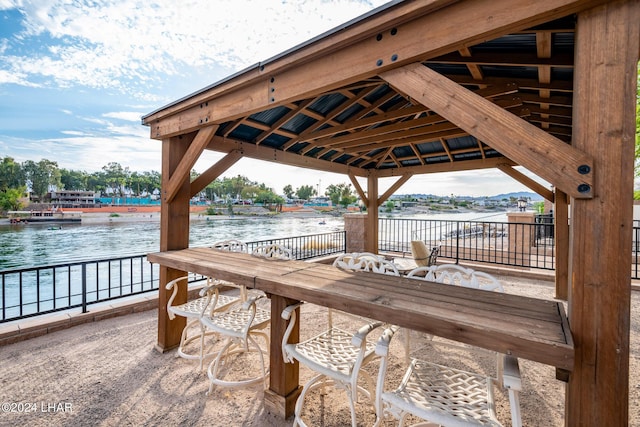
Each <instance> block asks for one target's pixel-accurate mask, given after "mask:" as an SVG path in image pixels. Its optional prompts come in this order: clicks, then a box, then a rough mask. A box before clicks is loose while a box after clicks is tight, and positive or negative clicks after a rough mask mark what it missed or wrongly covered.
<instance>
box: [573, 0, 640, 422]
mask: <svg viewBox="0 0 640 427" xmlns="http://www.w3.org/2000/svg"><path fill="white" fill-rule="evenodd" d="M639 22H640V2H638V1H637V0H621V1H615V2H610V3H608V4H607V5H605V6H602V7H597V8H594V9H593V10H589V11H586V12H584V13H581V14H579V15H578V22H577V27H576V28H577V29H576V42H575V55H576V65H575V74H574V82H575V83H574V85H575V91H574V100H573V103H574V106H573V111H574V118H573V124H574V126H573V145H574V146H575V147H576V148H578V149H580V150H583V151H585V152H586V153H588V154H589V155H591V156H593V158H594V159H596V165H595V166H596V174H597V179H596V180H595V182H594V189H593V193H594V195H595V198H594V199H593V200H584V199H574V200H572V201H571V236H570V238H571V257H572V258H571V266H570V277H571V294H570V296H569V323H570V325H571V329H572V332H573V339H574V341H575V348H576V362H575V369H574V371H573V372H572V374H571V376H570V379H569V384H568V386H567V394H566V396H567V398H566V401H567V405H566V422H567V425H569V426H603V425H607V426H625V425H627V424H628V422H629V407H628V405H629V328H630V298H631V295H630V294H631V286H630V284H631V283H630V282H631V277H630V274H629V265H630V264H631V250H630V248H631V247H632V232H631V231H632V225H633V222H632V221H633V201H632V197H631V195H632V194H633V163H634V133H635V120H634V116H635V103H636V76H637V72H638V70H637V67H638V52H639V50H640V46H639V44H640V25H638V23H639Z"/></svg>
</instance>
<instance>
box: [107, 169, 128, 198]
mask: <svg viewBox="0 0 640 427" xmlns="http://www.w3.org/2000/svg"><path fill="white" fill-rule="evenodd" d="M102 170H103V171H104V174H105V175H104V178H105V181H106V186H107V188H110V189H111V191H112V193H113V194H116V195H118V196H122V193H123V190H124V187H125V185H126V184H127V182H128V180H129V175H130V174H131V173H130V172H129V167H125V168H123V167H122V166H121V165H120V163H117V162H110V163H109V164H108V165H106V166H103V167H102Z"/></svg>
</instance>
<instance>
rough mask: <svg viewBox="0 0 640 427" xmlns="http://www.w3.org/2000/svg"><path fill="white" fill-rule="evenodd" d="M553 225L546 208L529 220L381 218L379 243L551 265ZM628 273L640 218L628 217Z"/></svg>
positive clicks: (635, 275)
mask: <svg viewBox="0 0 640 427" xmlns="http://www.w3.org/2000/svg"><path fill="white" fill-rule="evenodd" d="M554 239H555V229H554V219H553V216H552V215H551V214H545V215H536V217H535V223H533V224H516V223H508V222H482V221H447V220H424V219H395V218H381V219H380V222H379V243H378V244H379V249H380V251H382V252H397V253H402V254H406V253H410V252H411V241H412V240H422V241H423V242H425V243H426V244H427V245H430V246H432V247H433V246H439V247H440V256H441V257H443V258H449V259H452V260H455V261H456V262H458V261H476V262H484V263H490V264H501V265H509V266H514V267H529V268H540V269H545V270H554V269H555V240H554ZM631 255H632V256H631V278H632V279H640V262H639V259H640V221H634V222H633V247H632V251H631Z"/></svg>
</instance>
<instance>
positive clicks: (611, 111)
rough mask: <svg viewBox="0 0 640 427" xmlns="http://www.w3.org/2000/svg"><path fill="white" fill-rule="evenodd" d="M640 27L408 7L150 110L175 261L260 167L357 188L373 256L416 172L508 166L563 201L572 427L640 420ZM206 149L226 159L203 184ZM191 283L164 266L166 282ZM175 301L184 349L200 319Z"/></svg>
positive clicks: (163, 241) (546, 13) (165, 338)
mask: <svg viewBox="0 0 640 427" xmlns="http://www.w3.org/2000/svg"><path fill="white" fill-rule="evenodd" d="M639 23H640V2H638V1H637V0H617V1H606V0H600V1H596V0H581V1H579V0H545V1H530V0H465V1H452V0H425V1H392V2H390V3H388V4H386V5H384V6H382V7H380V8H378V9H376V10H373V11H371V12H370V13H368V14H366V15H363V16H361V17H360V18H358V19H355V20H353V21H351V22H347V23H345V24H344V25H342V26H340V27H338V28H336V29H334V30H332V31H330V32H328V33H325V34H323V35H321V36H319V37H317V38H315V39H313V40H310V41H308V42H307V43H304V44H303V45H300V46H297V47H295V48H293V49H291V50H289V51H286V52H283V53H282V54H280V55H278V56H276V57H273V58H271V59H269V60H267V61H264V62H260V63H257V64H255V65H254V66H252V67H249V68H248V69H246V70H244V71H242V72H239V73H237V74H235V75H232V76H230V77H228V78H227V79H225V80H223V81H220V82H217V83H215V84H213V85H211V86H209V87H206V88H204V89H202V90H200V91H198V92H196V93H194V94H191V95H189V96H186V97H184V98H182V99H180V100H177V101H175V102H173V103H171V104H169V105H167V106H165V107H162V108H161V109H159V110H157V111H154V112H152V113H149V114H148V115H146V116H145V117H144V118H143V124H145V125H147V126H149V128H150V132H151V138H152V139H157V140H161V141H162V196H161V197H162V214H161V238H160V250H161V251H169V250H175V249H183V248H187V247H188V245H189V199H190V198H191V197H192V196H193V195H195V194H197V193H198V192H199V191H201V190H202V189H203V188H204V187H206V185H208V184H209V183H210V182H211V181H213V180H214V179H216V178H217V177H218V176H220V175H221V174H222V173H223V172H224V171H225V170H227V169H228V168H229V167H230V166H232V165H233V164H234V163H236V162H237V161H238V160H240V159H241V158H243V157H249V158H254V159H260V160H265V161H270V162H276V163H281V164H286V165H293V166H298V167H304V168H312V169H317V170H322V171H330V172H335V173H341V174H345V175H347V176H348V177H349V178H350V180H351V182H352V183H353V185H354V187H355V189H356V191H357V192H358V194H359V196H360V198H361V199H362V200H363V201H364V202H365V204H366V205H367V208H368V209H367V213H368V217H367V220H366V221H367V222H366V224H367V225H366V228H367V235H368V236H370V239H369V240H368V241H367V243H366V246H367V248H366V249H367V250H368V251H371V252H377V239H376V238H375V236H377V235H378V233H377V224H378V217H377V212H378V209H377V208H378V207H379V206H380V205H381V204H382V203H383V202H384V201H385V200H386V199H387V198H388V197H389V196H390V195H391V194H393V193H394V192H395V191H397V190H398V189H399V188H400V187H401V186H402V184H404V183H405V182H406V181H407V180H409V179H410V178H411V177H412V176H413V175H417V174H429V173H439V172H445V171H462V170H474V169H483V168H498V169H500V170H501V171H503V172H504V173H505V174H507V175H509V176H510V177H512V178H514V179H516V180H518V181H519V182H521V183H523V184H524V185H526V186H528V187H529V188H531V189H532V190H533V191H535V192H537V193H539V194H541V195H542V196H543V197H544V198H545V199H548V200H550V201H551V202H553V203H554V212H555V220H556V224H555V226H556V230H557V231H556V238H557V247H556V251H557V252H556V254H557V264H556V293H557V296H558V297H559V298H562V299H566V300H567V301H568V305H569V314H568V317H569V323H570V329H571V334H572V336H573V341H574V345H575V355H574V356H575V357H574V360H575V361H574V368H573V370H572V371H571V372H561V371H558V375H557V376H558V378H562V379H564V380H566V381H567V389H566V415H565V419H566V424H567V425H581V426H583V425H594V426H595V425H598V426H599V425H626V424H627V423H628V413H629V410H628V409H629V408H628V395H629V323H630V320H629V319H630V313H629V310H630V292H631V286H630V282H631V279H630V265H631V247H632V232H631V231H632V198H631V195H632V192H633V166H634V131H635V122H634V112H635V96H636V80H637V66H638V58H639V53H640V24H639ZM204 150H214V151H218V152H223V153H225V155H224V156H223V157H222V159H221V160H219V161H218V162H217V163H216V164H214V165H212V166H211V167H210V168H209V169H208V170H207V171H206V172H204V173H203V174H202V175H200V176H199V177H198V178H197V179H195V180H194V181H190V178H189V174H190V171H191V169H192V167H193V165H194V164H195V162H196V161H197V160H198V158H199V156H200V155H201V153H202V152H203V151H204ZM514 166H522V167H524V168H526V169H527V170H529V171H531V172H533V173H534V174H536V175H537V176H539V177H541V178H543V179H544V180H546V181H547V182H549V183H551V184H552V185H553V189H552V190H551V189H548V188H546V187H544V186H543V185H540V184H539V183H537V182H536V181H534V180H532V179H530V178H528V176H527V175H524V174H522V173H521V172H519V171H518V170H517V169H514ZM358 177H360V178H363V177H364V178H366V182H367V186H366V188H362V186H361V185H360V184H359V182H358V180H357V179H356V178H358ZM388 177H397V180H396V181H395V183H394V185H392V186H391V188H389V190H388V191H386V192H385V193H384V194H379V191H378V180H379V179H380V178H388ZM569 210H570V211H571V212H570V215H569ZM569 217H570V218H571V221H570V223H569ZM181 274H183V272H181V271H178V270H175V269H171V268H167V267H161V278H160V281H161V283H167V282H168V281H170V280H172V279H173V278H176V277H178V276H179V275H181ZM160 289H161V290H160V298H159V318H158V344H157V347H158V349H159V350H160V351H166V350H168V349H171V348H173V347H175V346H176V345H177V344H178V342H179V339H180V332H181V330H182V327H183V326H184V323H180V322H179V321H178V320H174V321H169V319H168V317H167V313H166V302H167V298H168V295H167V292H166V291H165V290H164V287H162V286H161V288H160ZM180 297H181V298H182V299H183V300H184V299H186V294H184V295H181V296H180Z"/></svg>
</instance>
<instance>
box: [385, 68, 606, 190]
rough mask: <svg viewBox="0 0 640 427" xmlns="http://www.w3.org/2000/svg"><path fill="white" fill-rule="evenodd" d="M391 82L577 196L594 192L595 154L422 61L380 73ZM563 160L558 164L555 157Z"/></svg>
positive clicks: (537, 173)
mask: <svg viewBox="0 0 640 427" xmlns="http://www.w3.org/2000/svg"><path fill="white" fill-rule="evenodd" d="M381 76H382V77H383V78H384V79H386V80H387V81H389V83H390V84H391V85H393V86H394V87H396V88H398V89H399V90H401V91H402V92H404V93H408V94H410V96H411V97H412V98H415V99H417V100H419V101H420V102H421V103H423V104H425V105H426V106H428V107H430V108H431V109H432V110H434V111H436V112H438V113H439V114H440V115H442V116H444V117H447V119H449V120H450V121H452V122H454V123H457V124H458V125H459V126H460V127H461V128H462V129H466V130H467V131H468V132H469V133H470V134H472V135H474V136H476V137H477V138H479V139H481V140H483V141H485V142H486V143H487V144H490V145H491V146H492V147H494V148H495V149H497V150H498V151H500V152H501V153H503V154H504V155H505V156H507V157H509V158H511V159H513V160H515V161H516V162H518V163H520V164H522V165H523V166H525V167H526V168H527V169H529V170H531V171H532V172H533V173H535V174H536V175H538V176H540V177H542V178H543V179H546V180H547V181H549V182H554V183H557V186H558V188H560V189H561V190H563V191H564V192H566V193H567V194H570V195H571V196H572V197H576V198H591V197H593V194H592V192H591V189H592V187H593V159H592V158H591V157H590V156H588V155H587V154H585V153H582V152H580V151H578V150H576V149H574V148H572V147H571V146H569V145H567V144H565V143H563V142H561V141H559V140H557V139H556V138H554V137H552V136H551V135H549V134H548V133H546V132H544V131H542V130H540V129H538V128H537V127H535V126H533V125H531V124H529V123H527V122H525V121H523V120H521V119H519V118H517V117H516V116H514V115H512V114H509V113H507V112H505V111H504V110H502V109H501V108H498V107H496V106H495V105H494V104H492V103H491V102H489V101H487V100H485V99H484V98H480V97H478V96H477V95H475V94H474V93H473V92H471V91H469V90H467V89H465V88H463V87H462V86H460V85H458V84H456V83H455V82H452V81H451V80H449V79H447V78H446V77H443V76H441V75H440V74H438V73H436V72H434V71H432V70H430V69H429V68H427V67H425V66H424V65H422V64H413V65H408V66H405V67H402V68H398V69H395V70H392V71H389V72H386V73H383V74H382V75H381ZM559 158H562V159H564V161H565V164H566V165H567V166H566V168H565V169H562V170H559V169H558V168H557V167H556V166H554V165H553V163H554V159H559Z"/></svg>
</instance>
